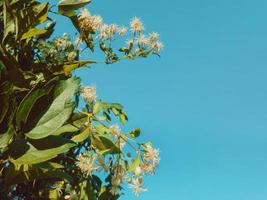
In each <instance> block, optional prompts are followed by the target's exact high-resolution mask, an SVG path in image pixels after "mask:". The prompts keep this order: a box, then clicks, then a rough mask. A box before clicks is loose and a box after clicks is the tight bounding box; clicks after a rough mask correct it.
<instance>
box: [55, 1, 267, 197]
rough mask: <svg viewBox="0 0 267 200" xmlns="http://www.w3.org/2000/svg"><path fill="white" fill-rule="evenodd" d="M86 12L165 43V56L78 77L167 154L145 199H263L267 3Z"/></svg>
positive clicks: (129, 4)
mask: <svg viewBox="0 0 267 200" xmlns="http://www.w3.org/2000/svg"><path fill="white" fill-rule="evenodd" d="M88 8H89V9H90V10H91V12H92V13H94V14H101V15H102V16H103V17H104V19H105V21H107V22H116V23H118V24H127V23H128V21H129V19H130V18H132V17H133V16H140V17H141V18H142V20H143V21H144V22H145V25H146V27H147V31H148V32H150V31H158V32H159V33H160V36H161V40H162V41H163V42H164V44H165V49H164V51H163V53H162V58H161V59H158V58H157V57H153V58H149V59H141V60H138V61H135V62H121V63H119V64H115V65H111V66H105V65H97V66H94V67H93V68H91V69H89V70H86V71H84V70H82V71H79V72H78V74H79V75H81V77H82V78H83V83H84V84H91V83H93V84H95V85H96V86H97V89H98V95H99V97H101V98H102V99H103V100H106V101H110V102H120V103H122V104H123V105H125V108H126V111H127V113H128V116H129V119H130V120H129V123H128V127H127V128H126V129H131V128H134V127H141V128H142V129H143V136H142V137H141V140H146V139H152V140H153V141H154V144H155V146H157V147H159V148H160V150H161V158H162V160H161V163H160V166H159V170H158V172H157V174H156V175H155V176H151V177H148V178H147V179H146V180H145V185H146V186H147V187H148V189H149V191H148V192H147V193H144V194H143V195H141V196H140V197H139V198H138V199H140V200H173V199H174V200H266V199H267V12H266V10H267V1H266V0H254V1H251V0H201V1H200V0H170V1H155V0H146V1H144V0H135V1H127V0H113V1H111V0H95V1H94V2H93V3H92V4H91V5H89V6H88ZM59 22H60V23H59V25H58V26H59V27H61V29H60V31H62V32H70V31H71V26H70V24H69V23H66V21H64V23H63V21H61V20H59ZM134 199H137V198H135V197H134V196H133V195H132V194H131V193H129V194H128V192H127V195H126V196H125V197H123V198H122V200H134Z"/></svg>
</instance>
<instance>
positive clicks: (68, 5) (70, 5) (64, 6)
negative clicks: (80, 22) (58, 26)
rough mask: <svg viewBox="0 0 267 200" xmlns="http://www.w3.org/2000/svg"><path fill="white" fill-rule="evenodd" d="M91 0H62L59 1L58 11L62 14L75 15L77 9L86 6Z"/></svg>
mask: <svg viewBox="0 0 267 200" xmlns="http://www.w3.org/2000/svg"><path fill="white" fill-rule="evenodd" d="M90 2H91V0H61V1H60V2H59V3H58V12H59V13H60V14H62V15H65V16H68V17H72V16H75V15H76V14H75V12H74V11H75V10H77V9H79V8H82V7H84V6H85V5H86V4H88V3H90Z"/></svg>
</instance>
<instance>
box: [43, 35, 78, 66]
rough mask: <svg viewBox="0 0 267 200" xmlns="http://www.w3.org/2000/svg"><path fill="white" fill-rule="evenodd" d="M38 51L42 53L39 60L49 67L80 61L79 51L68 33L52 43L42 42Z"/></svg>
mask: <svg viewBox="0 0 267 200" xmlns="http://www.w3.org/2000/svg"><path fill="white" fill-rule="evenodd" d="M38 50H39V51H40V56H38V59H40V61H41V62H43V63H46V64H47V65H48V66H58V65H63V64H64V63H72V62H74V61H75V60H77V59H78V49H77V47H76V46H75V45H74V44H73V43H72V41H71V39H70V38H69V36H68V35H67V34H66V33H64V34H63V36H62V37H57V38H55V39H54V40H52V41H48V42H47V41H42V42H40V43H39V45H38Z"/></svg>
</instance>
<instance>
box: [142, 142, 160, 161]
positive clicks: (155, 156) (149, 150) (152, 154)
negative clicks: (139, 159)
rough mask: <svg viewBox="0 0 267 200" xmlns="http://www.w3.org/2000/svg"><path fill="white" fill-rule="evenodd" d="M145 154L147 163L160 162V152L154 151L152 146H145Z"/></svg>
mask: <svg viewBox="0 0 267 200" xmlns="http://www.w3.org/2000/svg"><path fill="white" fill-rule="evenodd" d="M144 150H145V154H144V160H145V161H148V162H149V161H152V162H154V163H158V162H159V150H158V149H153V147H152V146H151V145H145V146H144Z"/></svg>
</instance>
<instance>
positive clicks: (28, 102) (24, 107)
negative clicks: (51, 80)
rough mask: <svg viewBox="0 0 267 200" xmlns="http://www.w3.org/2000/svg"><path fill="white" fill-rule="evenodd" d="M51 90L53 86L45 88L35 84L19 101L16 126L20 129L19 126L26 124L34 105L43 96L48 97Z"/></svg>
mask: <svg viewBox="0 0 267 200" xmlns="http://www.w3.org/2000/svg"><path fill="white" fill-rule="evenodd" d="M52 89H53V85H50V86H48V87H45V86H43V85H40V84H37V85H36V86H35V87H34V88H32V90H31V91H30V92H29V93H28V94H27V95H26V96H25V97H24V98H23V100H22V101H21V103H20V105H19V107H18V110H17V113H16V125H17V126H18V127H20V125H21V124H25V123H26V122H27V119H28V116H29V114H30V112H31V109H32V108H33V106H34V104H35V103H36V102H37V101H38V100H39V99H40V98H42V97H44V96H45V95H48V94H49V93H50V92H51V90H52Z"/></svg>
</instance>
